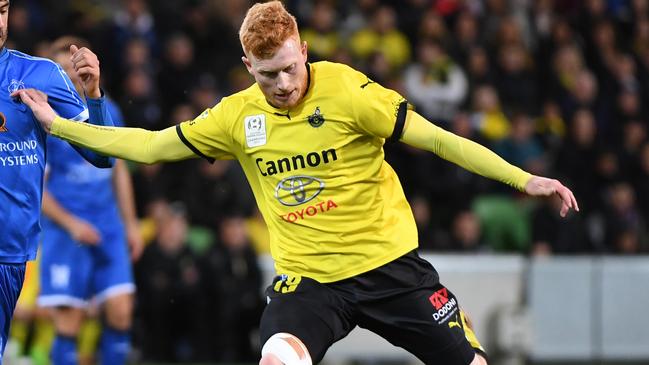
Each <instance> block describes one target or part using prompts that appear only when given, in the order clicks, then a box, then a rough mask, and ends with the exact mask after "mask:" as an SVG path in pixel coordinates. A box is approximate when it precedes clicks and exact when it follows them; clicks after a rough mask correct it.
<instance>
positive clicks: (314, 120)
mask: <svg viewBox="0 0 649 365" xmlns="http://www.w3.org/2000/svg"><path fill="white" fill-rule="evenodd" d="M307 119H308V121H309V124H310V125H311V127H313V128H318V127H319V126H321V125H322V124H323V123H324V122H325V119H324V115H322V114H321V113H320V107H319V106H317V107H316V108H315V111H314V112H313V114H311V115H309V116H308V117H307Z"/></svg>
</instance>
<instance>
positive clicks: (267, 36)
mask: <svg viewBox="0 0 649 365" xmlns="http://www.w3.org/2000/svg"><path fill="white" fill-rule="evenodd" d="M291 37H297V39H298V41H299V39H300V34H299V32H298V29H297V22H296V21H295V17H294V16H293V15H291V14H290V13H289V12H288V11H286V9H285V8H284V5H283V4H282V3H281V2H280V1H271V2H267V3H259V4H255V5H253V6H252V7H251V8H250V9H248V13H247V14H246V17H245V18H244V19H243V23H242V24H241V28H239V40H240V41H241V46H242V47H243V51H244V52H245V53H246V55H250V54H252V55H253V56H255V57H257V58H259V59H268V58H271V57H273V55H275V52H276V51H277V50H278V49H279V48H280V47H281V46H282V45H283V44H284V42H286V40H287V39H289V38H291Z"/></svg>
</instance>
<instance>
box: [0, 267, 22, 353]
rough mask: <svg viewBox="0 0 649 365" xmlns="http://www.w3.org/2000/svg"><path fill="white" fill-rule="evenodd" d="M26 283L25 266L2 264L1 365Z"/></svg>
mask: <svg viewBox="0 0 649 365" xmlns="http://www.w3.org/2000/svg"><path fill="white" fill-rule="evenodd" d="M24 281H25V264H24V263H22V264H1V263H0V363H1V360H2V353H3V352H4V349H5V345H6V344H7V339H8V337H9V325H10V323H11V317H12V315H13V313H14V309H16V302H18V296H19V295H20V289H21V288H22V286H23V282H24Z"/></svg>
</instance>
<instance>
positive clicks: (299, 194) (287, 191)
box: [275, 175, 325, 207]
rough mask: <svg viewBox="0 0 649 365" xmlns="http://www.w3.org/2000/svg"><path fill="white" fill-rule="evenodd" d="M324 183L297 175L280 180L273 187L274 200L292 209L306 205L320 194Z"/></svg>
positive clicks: (313, 178) (314, 178)
mask: <svg viewBox="0 0 649 365" xmlns="http://www.w3.org/2000/svg"><path fill="white" fill-rule="evenodd" d="M324 187H325V183H324V181H322V180H320V179H318V178H316V177H311V176H305V175H297V176H291V177H287V178H284V179H282V180H281V181H280V182H279V183H277V187H275V199H277V201H279V202H280V203H282V204H283V205H286V206H289V207H292V206H296V205H300V204H303V203H306V202H308V201H310V200H312V199H313V198H315V197H316V196H318V194H320V192H321V191H322V189H324Z"/></svg>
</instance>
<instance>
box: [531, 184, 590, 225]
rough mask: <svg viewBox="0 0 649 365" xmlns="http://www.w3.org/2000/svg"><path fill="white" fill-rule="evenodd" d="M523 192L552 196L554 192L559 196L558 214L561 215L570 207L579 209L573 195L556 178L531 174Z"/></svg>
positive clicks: (564, 214) (563, 215) (566, 212)
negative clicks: (559, 207) (559, 208)
mask: <svg viewBox="0 0 649 365" xmlns="http://www.w3.org/2000/svg"><path fill="white" fill-rule="evenodd" d="M525 192H526V193H528V194H530V195H533V196H552V195H555V194H556V195H557V196H558V197H559V198H561V211H560V214H561V216H562V217H565V216H566V214H568V211H569V210H570V209H574V210H575V211H577V212H578V211H579V205H577V199H575V195H574V194H573V193H572V191H570V189H568V188H567V187H565V186H564V185H563V184H561V183H560V182H559V181H558V180H555V179H548V178H546V177H541V176H532V178H531V179H530V180H529V181H528V182H527V184H525Z"/></svg>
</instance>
